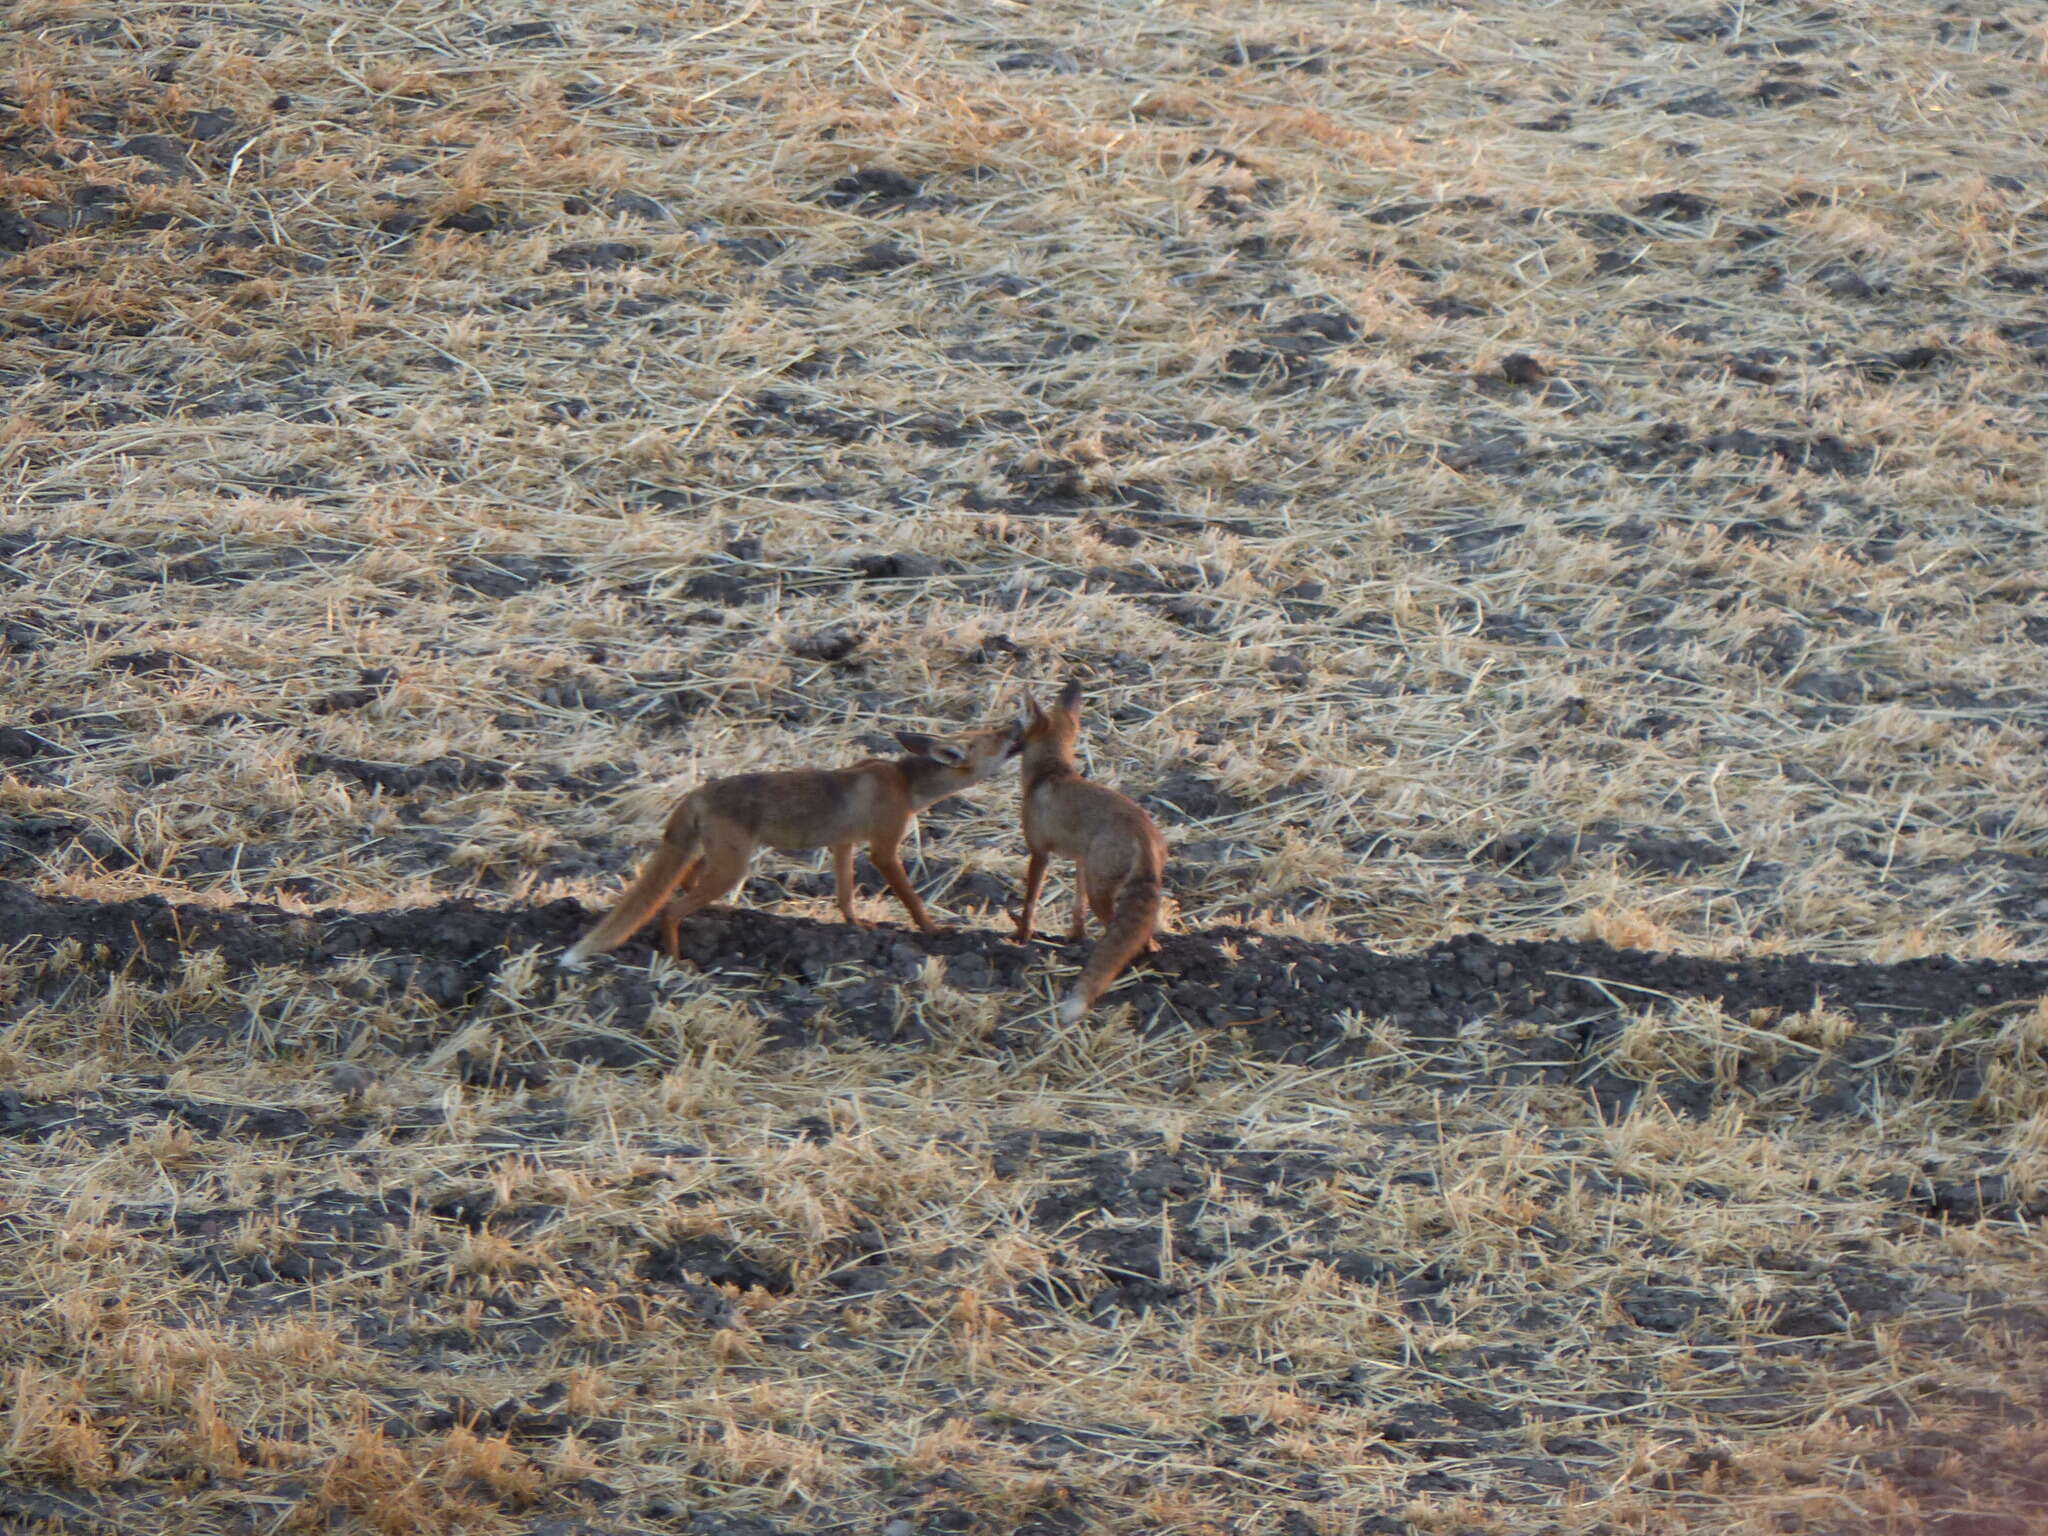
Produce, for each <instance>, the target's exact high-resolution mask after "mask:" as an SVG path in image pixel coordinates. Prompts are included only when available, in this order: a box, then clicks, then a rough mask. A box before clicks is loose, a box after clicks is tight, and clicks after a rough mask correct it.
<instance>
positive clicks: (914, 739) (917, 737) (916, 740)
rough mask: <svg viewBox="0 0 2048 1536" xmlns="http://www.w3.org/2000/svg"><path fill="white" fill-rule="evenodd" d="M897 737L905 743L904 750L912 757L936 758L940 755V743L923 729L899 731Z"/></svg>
mask: <svg viewBox="0 0 2048 1536" xmlns="http://www.w3.org/2000/svg"><path fill="white" fill-rule="evenodd" d="M896 739H897V740H898V741H899V742H901V743H902V744H903V750H904V751H906V752H908V753H909V754H910V755H911V756H912V757H929V758H933V759H936V758H937V757H938V755H939V751H940V747H939V744H938V743H937V742H936V741H933V740H932V739H931V737H929V736H927V735H925V734H924V733H923V732H922V731H898V732H896Z"/></svg>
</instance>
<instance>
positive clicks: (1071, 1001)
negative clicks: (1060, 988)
mask: <svg viewBox="0 0 2048 1536" xmlns="http://www.w3.org/2000/svg"><path fill="white" fill-rule="evenodd" d="M1087 1013H1088V1005H1087V1004H1086V1003H1084V1002H1083V1001H1082V1000H1081V994H1080V993H1078V992H1070V993H1068V994H1067V996H1066V997H1065V998H1063V999H1061V1001H1060V1022H1061V1023H1062V1024H1078V1023H1080V1022H1081V1020H1082V1019H1083V1018H1085V1017H1086V1016H1087Z"/></svg>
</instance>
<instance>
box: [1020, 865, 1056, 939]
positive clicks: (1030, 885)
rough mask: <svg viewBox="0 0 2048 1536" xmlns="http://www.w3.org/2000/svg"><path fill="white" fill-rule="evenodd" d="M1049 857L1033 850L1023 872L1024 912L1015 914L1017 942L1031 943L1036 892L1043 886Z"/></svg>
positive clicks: (1036, 916) (1034, 925)
mask: <svg viewBox="0 0 2048 1536" xmlns="http://www.w3.org/2000/svg"><path fill="white" fill-rule="evenodd" d="M1050 861H1051V855H1049V854H1043V853H1039V852H1038V851H1037V850H1035V849H1034V850H1033V851H1032V854H1031V863H1030V864H1029V865H1028V866H1026V868H1025V870H1024V910H1023V911H1022V912H1020V913H1018V914H1017V941H1018V942H1019V943H1020V944H1028V943H1030V942H1031V935H1032V931H1033V930H1034V929H1035V928H1036V926H1037V924H1038V890H1039V887H1040V886H1042V885H1044V884H1045V866H1046V865H1047V864H1048V863H1049V862H1050Z"/></svg>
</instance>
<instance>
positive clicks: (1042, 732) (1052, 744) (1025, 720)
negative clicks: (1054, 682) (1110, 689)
mask: <svg viewBox="0 0 2048 1536" xmlns="http://www.w3.org/2000/svg"><path fill="white" fill-rule="evenodd" d="M1017 731H1018V750H1019V751H1028V750H1030V749H1032V748H1037V749H1039V750H1040V751H1041V752H1047V753H1050V754H1051V755H1052V756H1054V757H1055V758H1058V759H1060V760H1065V759H1067V758H1070V757H1072V755H1073V750H1074V743H1075V741H1077V740H1078V739H1079V738H1080V735H1081V684H1080V683H1079V682H1078V681H1070V682H1069V683H1068V684H1067V686H1066V687H1064V688H1062V689H1061V690H1060V696H1059V698H1058V699H1057V700H1056V701H1055V702H1054V704H1053V706H1052V708H1051V709H1041V708H1039V705H1038V701H1037V700H1036V699H1034V698H1032V697H1031V693H1030V691H1029V690H1028V689H1027V690H1026V691H1024V692H1023V693H1021V694H1019V695H1018V696H1017Z"/></svg>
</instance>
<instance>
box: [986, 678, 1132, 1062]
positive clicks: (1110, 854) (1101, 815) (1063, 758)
mask: <svg viewBox="0 0 2048 1536" xmlns="http://www.w3.org/2000/svg"><path fill="white" fill-rule="evenodd" d="M1017 723H1018V726H1019V727H1020V728H1021V729H1022V731H1023V737H1024V743H1023V754H1024V761H1023V780H1024V842H1025V846H1026V847H1028V848H1029V849H1030V850H1031V864H1030V867H1029V869H1028V870H1027V871H1026V873H1025V876H1024V911H1023V913H1022V914H1021V915H1020V916H1019V917H1018V919H1017V938H1018V941H1019V942H1022V943H1028V942H1029V941H1030V939H1031V936H1032V924H1033V922H1034V920H1035V919H1036V917H1037V915H1038V891H1039V887H1040V886H1041V885H1043V884H1044V883H1045V866H1046V864H1047V862H1048V861H1049V860H1050V859H1051V858H1052V856H1053V855H1054V854H1059V855H1060V856H1061V857H1062V858H1069V859H1072V860H1073V861H1074V920H1073V923H1072V924H1071V925H1070V926H1069V927H1068V929H1067V937H1068V938H1069V939H1078V938H1080V937H1081V935H1082V934H1083V933H1084V932H1085V931H1086V924H1087V916H1088V912H1089V910H1090V909H1091V908H1092V909H1093V910H1094V913H1095V918H1096V921H1098V922H1100V923H1101V924H1102V939H1101V942H1099V943H1098V944H1097V945H1096V946H1095V951H1094V953H1093V954H1091V955H1089V957H1088V963H1087V964H1086V965H1084V966H1083V967H1082V968H1081V974H1080V976H1079V978H1078V979H1077V980H1076V981H1075V982H1074V990H1073V991H1071V992H1069V993H1068V994H1067V995H1066V997H1065V998H1064V999H1063V1000H1062V1001H1061V1003H1060V1021H1061V1022H1062V1023H1066V1024H1072V1023H1073V1022H1075V1021H1076V1020H1077V1019H1079V1018H1080V1017H1081V1016H1082V1015H1083V1014H1085V1013H1087V1012H1088V1010H1089V1009H1090V1008H1093V1007H1094V1006H1095V1000H1096V999H1097V998H1099V997H1100V996H1102V994H1103V992H1104V991H1105V990H1106V989H1107V988H1108V986H1109V984H1110V983H1111V982H1112V981H1114V980H1115V979H1116V977H1117V974H1118V973H1119V972H1120V971H1122V970H1123V968H1124V967H1125V966H1127V965H1129V964H1130V963H1131V961H1133V960H1135V959H1136V958H1137V957H1138V956H1139V955H1142V954H1147V953H1150V952H1151V951H1152V950H1154V949H1156V948H1158V944H1157V943H1156V942H1155V941H1154V939H1153V937H1152V934H1153V930H1154V929H1155V928H1156V927H1157V926H1158V924H1159V902H1160V877H1161V875H1162V874H1163V873H1164V871H1165V869H1166V843H1165V841H1164V840H1163V839H1162V838H1161V837H1160V836H1159V829H1158V828H1157V827H1155V826H1154V825H1152V818H1151V817H1150V816H1147V815H1146V814H1145V812H1144V810H1143V809H1142V808H1141V807H1140V806H1139V805H1138V803H1137V801H1135V800H1132V799H1131V798H1130V797H1129V796H1127V795H1120V794H1118V793H1117V792H1116V791H1115V790H1113V789H1111V788H1109V786H1108V785H1106V784H1095V783H1091V782H1090V781H1089V780H1087V779H1084V778H1082V777H1081V774H1080V771H1079V770H1078V769H1076V768H1075V766H1074V741H1075V738H1076V737H1078V736H1079V735H1080V734H1081V685H1080V684H1079V683H1078V682H1073V683H1068V684H1067V686H1066V687H1065V689H1063V690H1062V691H1061V693H1060V698H1059V702H1058V703H1057V704H1055V705H1054V706H1053V707H1052V708H1051V709H1050V710H1043V709H1040V708H1039V707H1038V705H1037V704H1036V703H1035V702H1033V700H1032V698H1031V696H1030V695H1029V694H1028V693H1027V694H1026V695H1025V696H1024V698H1023V700H1022V702H1021V705H1020V708H1019V717H1018V722H1017Z"/></svg>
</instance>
